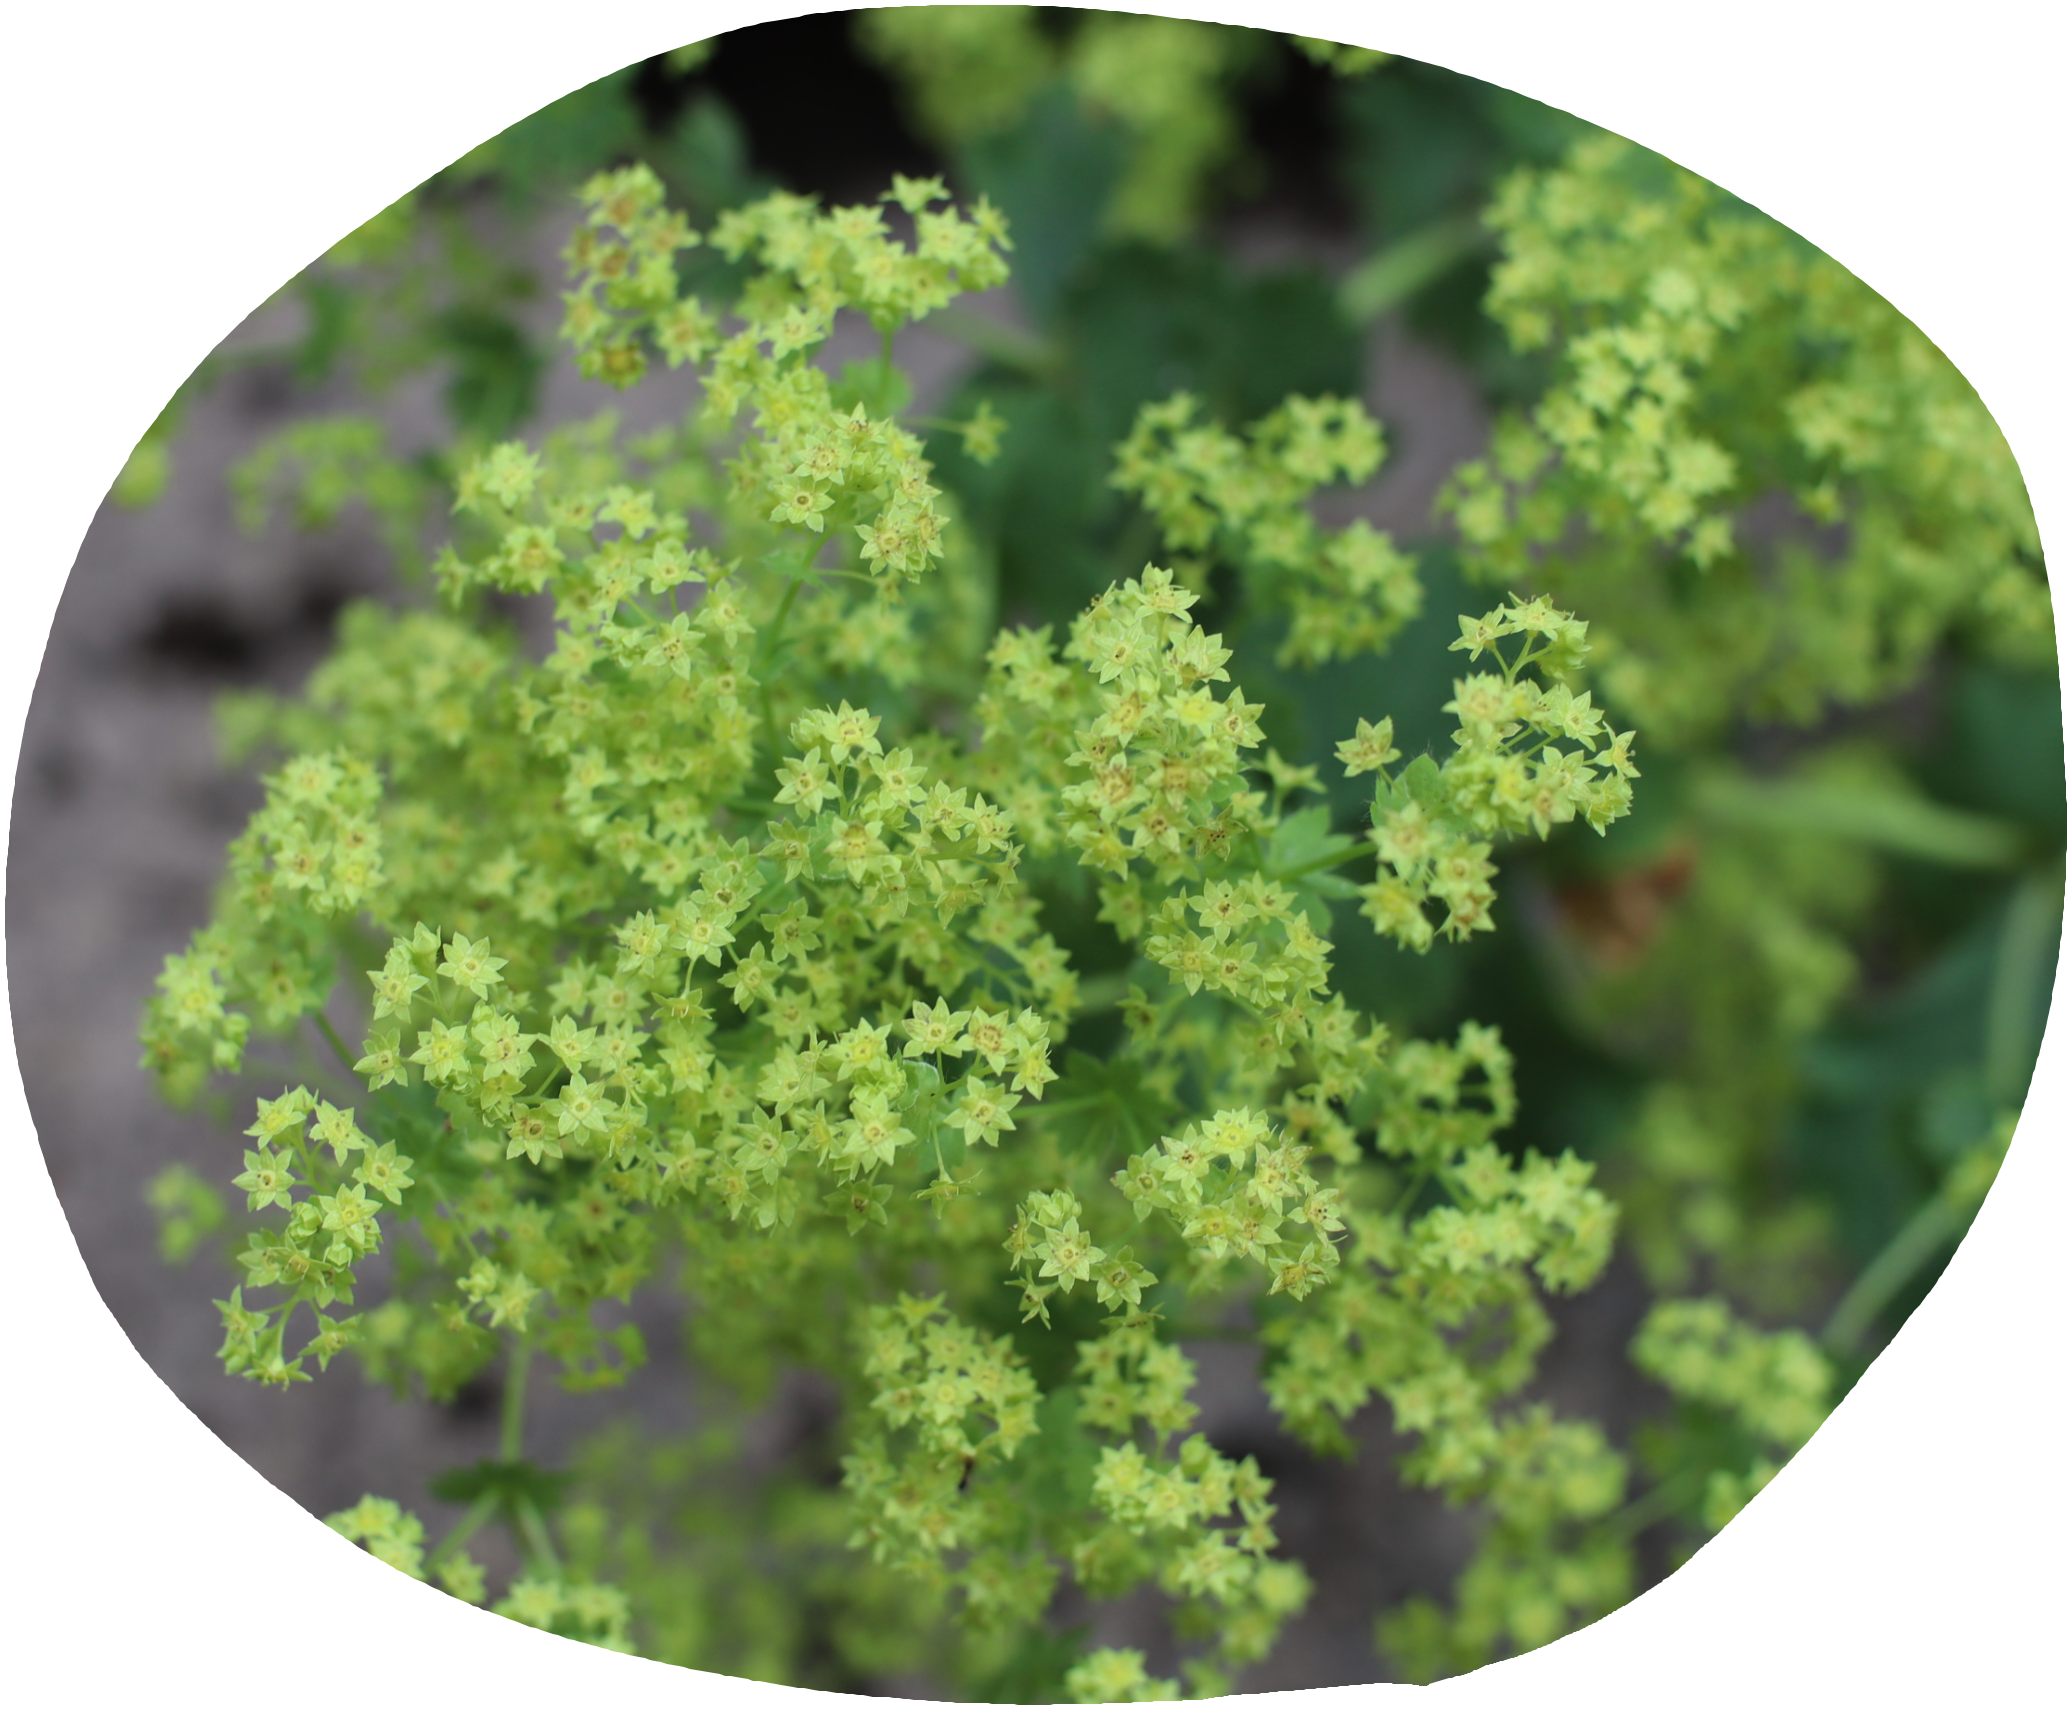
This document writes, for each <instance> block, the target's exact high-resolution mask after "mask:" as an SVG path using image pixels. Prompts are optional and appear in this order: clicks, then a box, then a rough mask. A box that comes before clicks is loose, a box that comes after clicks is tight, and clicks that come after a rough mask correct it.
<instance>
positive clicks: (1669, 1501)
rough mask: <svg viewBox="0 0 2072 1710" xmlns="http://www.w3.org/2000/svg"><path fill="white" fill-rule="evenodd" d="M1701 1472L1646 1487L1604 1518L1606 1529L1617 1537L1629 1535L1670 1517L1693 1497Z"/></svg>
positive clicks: (1689, 1473)
mask: <svg viewBox="0 0 2072 1710" xmlns="http://www.w3.org/2000/svg"><path fill="white" fill-rule="evenodd" d="M1698 1477H1699V1475H1698V1474H1697V1473H1696V1472H1694V1471H1690V1470H1686V1471H1684V1472H1680V1473H1678V1474H1676V1475H1675V1476H1674V1477H1672V1478H1666V1479H1664V1480H1663V1481H1662V1482H1661V1483H1660V1484H1658V1485H1656V1486H1655V1487H1654V1489H1652V1490H1644V1491H1642V1492H1641V1493H1640V1495H1638V1496H1636V1497H1635V1498H1634V1499H1633V1500H1632V1501H1631V1502H1629V1503H1627V1504H1626V1506H1625V1507H1623V1508H1620V1509H1618V1510H1616V1511H1614V1512H1613V1513H1611V1514H1608V1515H1606V1516H1605V1518H1604V1522H1603V1525H1604V1528H1605V1530H1606V1531H1608V1532H1611V1533H1613V1534H1614V1535H1615V1536H1618V1537H1622V1538H1630V1537H1632V1536H1633V1535H1634V1534H1635V1533H1636V1532H1644V1531H1646V1530H1647V1529H1648V1528H1649V1527H1650V1526H1652V1525H1654V1524H1655V1522H1656V1521H1658V1520H1667V1519H1668V1518H1669V1517H1670V1516H1671V1515H1673V1514H1674V1513H1676V1511H1677V1510H1678V1509H1679V1508H1681V1507H1682V1506H1683V1505H1684V1503H1685V1502H1687V1501H1688V1500H1689V1499H1690V1496H1691V1494H1692V1487H1693V1486H1694V1485H1696V1483H1697V1482H1698Z"/></svg>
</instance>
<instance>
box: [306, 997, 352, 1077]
mask: <svg viewBox="0 0 2072 1710" xmlns="http://www.w3.org/2000/svg"><path fill="white" fill-rule="evenodd" d="M312 1019H313V1020H315V1022H316V1024H317V1031H318V1032H319V1033H321V1034H322V1035H323V1036H324V1039H325V1041H326V1043H328V1044H329V1045H330V1047H331V1049H332V1050H333V1051H335V1052H337V1053H338V1060H339V1062H341V1063H343V1064H344V1065H345V1067H346V1070H347V1072H348V1073H351V1074H358V1073H359V1070H357V1069H356V1068H354V1067H353V1065H354V1063H356V1062H357V1061H358V1059H357V1058H356V1057H354V1056H353V1054H352V1053H351V1052H350V1051H348V1050H347V1049H346V1048H345V1041H344V1040H343V1039H341V1038H339V1037H338V1029H337V1028H335V1027H333V1026H332V1025H331V1018H330V1017H329V1016H328V1015H326V1014H325V1013H324V1012H323V1011H322V1010H317V1011H316V1012H315V1014H314V1016H313V1017H312Z"/></svg>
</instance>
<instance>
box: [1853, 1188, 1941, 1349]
mask: <svg viewBox="0 0 2072 1710" xmlns="http://www.w3.org/2000/svg"><path fill="white" fill-rule="evenodd" d="M1962 1222H1963V1214H1962V1213H1961V1212H1959V1211H1957V1210H1956V1209H1955V1208H1954V1207H1953V1206H1952V1205H1951V1204H1950V1203H1949V1201H1948V1200H1947V1199H1945V1198H1944V1197H1943V1196H1942V1195H1941V1194H1937V1195H1936V1196H1935V1197H1934V1198H1933V1199H1931V1200H1930V1201H1929V1202H1928V1203H1927V1204H1926V1205H1924V1206H1922V1207H1921V1209H1920V1210H1919V1211H1917V1212H1915V1213H1914V1215H1913V1216H1912V1217H1910V1218H1908V1219H1907V1221H1906V1223H1905V1225H1904V1226H1903V1227H1902V1228H1901V1229H1900V1231H1899V1233H1898V1234H1897V1235H1895V1236H1893V1237H1892V1239H1891V1240H1890V1241H1888V1242H1886V1243H1885V1248H1884V1251H1883V1252H1881V1253H1879V1255H1878V1256H1877V1257H1876V1258H1875V1259H1873V1260H1871V1262H1870V1263H1869V1264H1868V1265H1867V1266H1865V1267H1864V1271H1863V1274H1862V1275H1861V1276H1859V1277H1858V1278H1857V1279H1856V1281H1855V1282H1853V1283H1852V1284H1850V1286H1849V1292H1848V1293H1847V1294H1845V1295H1843V1296H1842V1299H1841V1302H1840V1304H1838V1305H1837V1306H1836V1307H1835V1310H1834V1313H1833V1315H1832V1316H1831V1317H1830V1318H1829V1319H1828V1321H1827V1328H1826V1329H1824V1330H1822V1331H1821V1333H1820V1340H1821V1342H1822V1344H1823V1345H1824V1346H1825V1347H1827V1348H1828V1349H1829V1350H1830V1351H1831V1352H1834V1353H1837V1354H1848V1353H1853V1352H1854V1351H1855V1349H1856V1347H1857V1345H1858V1344H1859V1343H1860V1342H1861V1341H1862V1340H1863V1338H1864V1335H1865V1334H1866V1332H1868V1331H1869V1329H1870V1327H1871V1326H1872V1325H1873V1324H1874V1323H1876V1322H1877V1319H1878V1314H1879V1313H1881V1312H1883V1311H1884V1310H1885V1308H1886V1307H1887V1306H1888V1305H1890V1304H1891V1301H1892V1297H1893V1296H1894V1295H1896V1294H1897V1293H1899V1291H1900V1290H1901V1289H1902V1288H1904V1287H1905V1286H1906V1285H1907V1282H1908V1281H1909V1279H1911V1278H1912V1277H1913V1275H1914V1273H1915V1272H1916V1271H1918V1270H1920V1268H1921V1267H1922V1266H1923V1265H1925V1264H1927V1263H1928V1261H1929V1260H1930V1259H1932V1258H1934V1257H1935V1255H1936V1254H1937V1253H1939V1252H1940V1251H1941V1250H1942V1249H1943V1248H1944V1247H1946V1246H1948V1245H1949V1244H1950V1242H1952V1241H1954V1240H1955V1239H1956V1238H1957V1236H1958V1235H1959V1234H1961V1233H1962Z"/></svg>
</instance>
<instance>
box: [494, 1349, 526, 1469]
mask: <svg viewBox="0 0 2072 1710" xmlns="http://www.w3.org/2000/svg"><path fill="white" fill-rule="evenodd" d="M531 1374H532V1344H531V1343H530V1342H526V1341H522V1340H521V1341H518V1342H514V1343H513V1344H512V1345H511V1365H510V1369H509V1370H508V1371H507V1372H505V1374H504V1425H503V1433H502V1435H501V1437H500V1438H499V1439H498V1443H497V1452H498V1454H499V1455H500V1456H501V1457H502V1458H503V1459H504V1460H507V1461H515V1460H519V1459H521V1458H522V1457H523V1456H524V1453H525V1382H526V1379H527V1378H528V1377H529V1376H531Z"/></svg>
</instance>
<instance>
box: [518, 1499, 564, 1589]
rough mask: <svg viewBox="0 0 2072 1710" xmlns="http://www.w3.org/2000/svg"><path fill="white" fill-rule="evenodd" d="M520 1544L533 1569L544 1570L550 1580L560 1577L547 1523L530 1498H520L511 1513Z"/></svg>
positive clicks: (559, 1565)
mask: <svg viewBox="0 0 2072 1710" xmlns="http://www.w3.org/2000/svg"><path fill="white" fill-rule="evenodd" d="M513 1518H514V1519H515V1520H516V1522H517V1531H518V1537H519V1542H520V1544H521V1545H522V1546H523V1547H524V1550H525V1553H526V1556H527V1557H528V1558H529V1559H530V1560H531V1562H532V1564H533V1566H534V1567H535V1568H545V1569H546V1570H547V1575H548V1577H549V1578H551V1579H559V1578H560V1577H561V1558H560V1557H559V1556H557V1555H556V1554H555V1553H554V1540H553V1539H552V1538H550V1537H548V1536H547V1523H546V1521H545V1520H543V1519H541V1518H540V1511H539V1509H538V1508H536V1507H535V1506H534V1505H533V1503H532V1500H531V1498H529V1497H520V1498H519V1499H518V1502H517V1505H516V1508H515V1510H514V1513H513Z"/></svg>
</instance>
